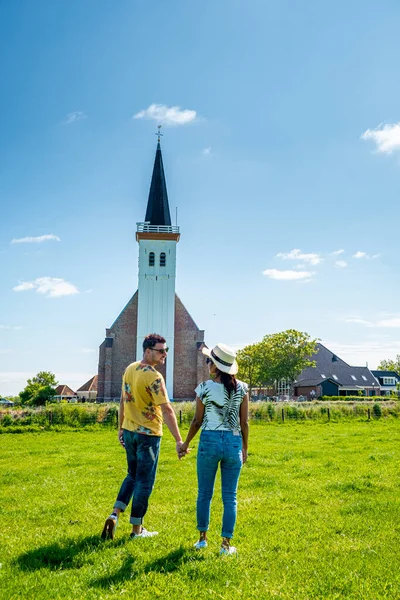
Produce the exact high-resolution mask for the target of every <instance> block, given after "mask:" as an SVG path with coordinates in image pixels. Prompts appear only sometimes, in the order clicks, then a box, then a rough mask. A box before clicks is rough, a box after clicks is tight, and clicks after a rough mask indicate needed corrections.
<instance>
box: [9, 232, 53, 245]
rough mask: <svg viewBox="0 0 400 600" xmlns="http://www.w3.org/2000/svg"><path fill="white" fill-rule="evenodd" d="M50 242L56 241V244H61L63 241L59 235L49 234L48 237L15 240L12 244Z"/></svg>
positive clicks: (39, 236) (40, 236)
mask: <svg viewBox="0 0 400 600" xmlns="http://www.w3.org/2000/svg"><path fill="white" fill-rule="evenodd" d="M50 240H54V241H55V242H61V239H60V238H59V237H58V235H54V234H53V233H48V234H46V235H38V236H37V237H31V236H29V237H23V238H14V239H13V240H11V243H12V244H41V243H42V242H49V241H50Z"/></svg>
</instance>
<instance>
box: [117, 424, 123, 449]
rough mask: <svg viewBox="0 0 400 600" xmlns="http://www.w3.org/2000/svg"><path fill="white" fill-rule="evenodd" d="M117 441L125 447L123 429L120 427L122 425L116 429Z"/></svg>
mask: <svg viewBox="0 0 400 600" xmlns="http://www.w3.org/2000/svg"><path fill="white" fill-rule="evenodd" d="M118 441H119V443H120V444H121V446H122V447H123V448H125V442H124V430H123V429H122V427H120V428H119V429H118Z"/></svg>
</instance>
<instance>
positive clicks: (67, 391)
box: [56, 383, 76, 396]
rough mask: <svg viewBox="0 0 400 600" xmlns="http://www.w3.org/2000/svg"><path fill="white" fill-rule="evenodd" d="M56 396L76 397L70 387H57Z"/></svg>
mask: <svg viewBox="0 0 400 600" xmlns="http://www.w3.org/2000/svg"><path fill="white" fill-rule="evenodd" d="M56 396H76V394H75V392H73V391H72V390H71V388H70V387H69V386H68V385H62V384H61V383H60V385H58V386H57V387H56Z"/></svg>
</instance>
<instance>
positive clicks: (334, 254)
mask: <svg viewBox="0 0 400 600" xmlns="http://www.w3.org/2000/svg"><path fill="white" fill-rule="evenodd" d="M339 254H344V250H343V249H342V248H341V249H340V250H335V251H334V252H331V256H339Z"/></svg>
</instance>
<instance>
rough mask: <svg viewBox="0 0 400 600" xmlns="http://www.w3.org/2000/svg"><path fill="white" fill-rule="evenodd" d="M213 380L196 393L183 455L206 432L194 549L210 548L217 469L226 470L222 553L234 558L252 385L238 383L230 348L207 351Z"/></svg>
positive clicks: (199, 472) (202, 444)
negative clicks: (211, 516) (239, 490)
mask: <svg viewBox="0 0 400 600" xmlns="http://www.w3.org/2000/svg"><path fill="white" fill-rule="evenodd" d="M203 354H205V355H206V357H207V358H206V360H207V364H208V368H209V373H210V379H208V380H207V381H204V382H203V383H200V384H199V385H198V386H197V388H196V390H195V391H196V412H195V415H194V418H193V421H192V423H191V425H190V429H189V432H188V434H187V437H186V440H185V442H184V443H183V445H182V447H181V453H182V455H183V454H184V453H186V452H187V451H188V447H189V443H190V441H191V440H192V439H193V437H194V436H195V435H196V433H197V432H198V430H199V429H200V428H201V429H202V432H201V436H200V443H199V448H198V453H197V481H198V495H197V529H198V530H199V532H200V539H199V541H198V542H196V544H195V548H197V549H200V548H206V547H207V530H208V526H209V522H210V505H211V499H212V496H213V492H214V482H215V476H216V474H217V470H218V465H220V467H221V482H222V501H223V504H224V514H223V519H222V533H221V535H222V545H221V551H220V553H221V554H235V553H236V548H235V547H234V546H231V543H230V542H231V538H232V536H233V530H234V528H235V522H236V512H237V502H236V491H237V486H238V481H239V475H240V471H241V468H242V465H243V464H244V463H245V462H246V460H247V442H248V434H249V425H248V412H249V395H248V393H247V389H248V388H247V385H246V384H245V383H243V382H242V381H238V380H237V379H236V378H235V375H236V373H237V372H238V365H237V362H236V355H235V352H234V351H233V350H232V349H231V348H229V347H228V346H226V345H225V344H217V345H216V346H215V347H214V348H213V349H212V350H209V349H208V348H204V349H203Z"/></svg>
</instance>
